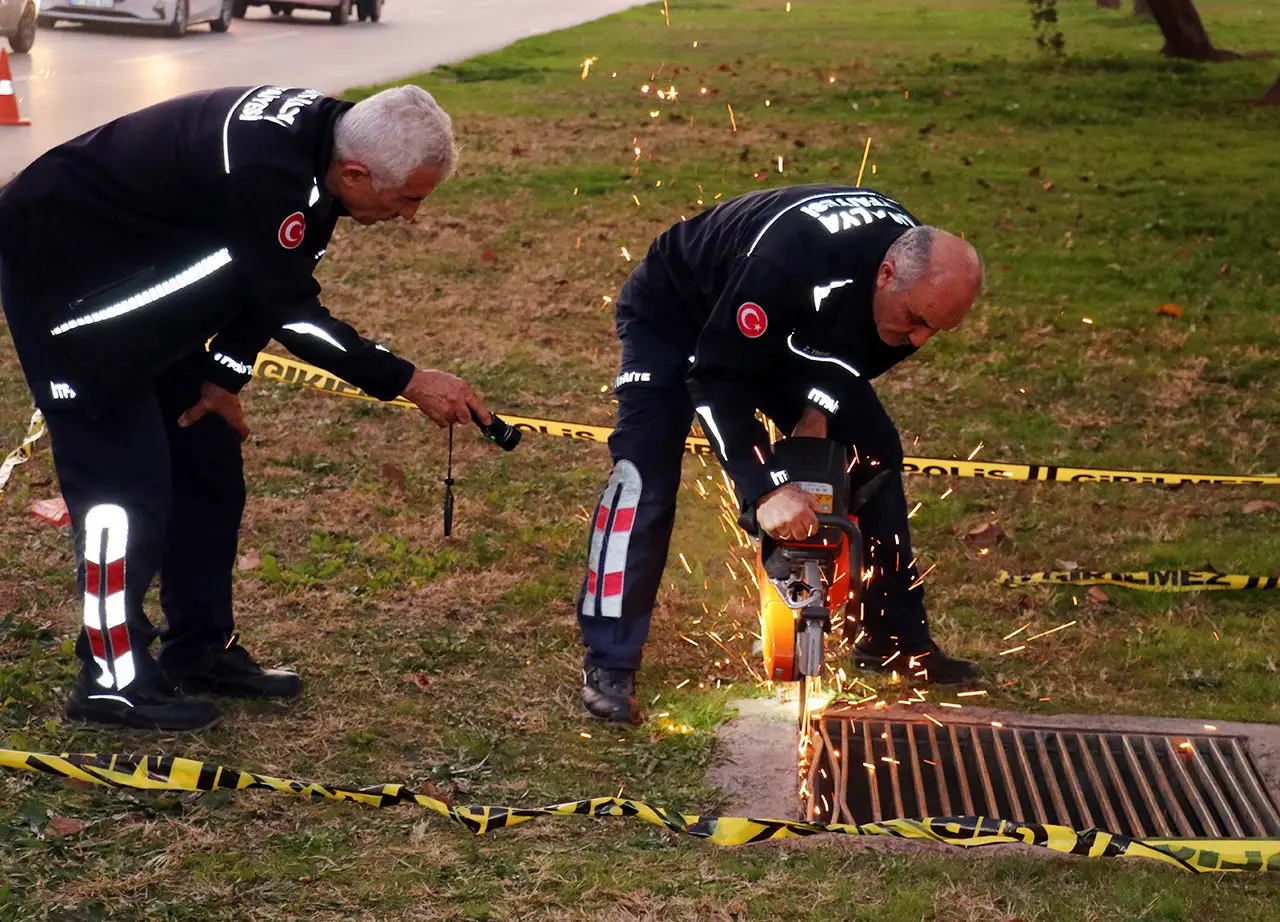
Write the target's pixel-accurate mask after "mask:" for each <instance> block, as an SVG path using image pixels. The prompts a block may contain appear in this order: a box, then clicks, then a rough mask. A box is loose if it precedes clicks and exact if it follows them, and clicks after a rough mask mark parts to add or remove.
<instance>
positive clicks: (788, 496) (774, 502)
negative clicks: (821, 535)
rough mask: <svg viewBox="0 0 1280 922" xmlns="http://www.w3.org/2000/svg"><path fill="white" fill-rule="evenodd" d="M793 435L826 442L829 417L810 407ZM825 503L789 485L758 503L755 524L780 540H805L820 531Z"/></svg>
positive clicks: (768, 494) (765, 496)
mask: <svg viewBox="0 0 1280 922" xmlns="http://www.w3.org/2000/svg"><path fill="white" fill-rule="evenodd" d="M791 435H792V436H800V437H804V438H814V439H825V438H826V437H827V417H826V415H825V414H823V413H822V412H821V411H819V410H815V409H814V408H812V407H809V408H808V409H806V410H805V411H804V414H803V415H802V416H801V417H800V421H799V422H798V423H796V427H795V429H793V430H792V431H791ZM821 511H822V504H821V503H820V502H818V498H817V497H816V496H814V495H813V494H812V493H809V492H807V491H806V490H802V489H801V488H800V487H797V486H796V485H795V484H790V483H789V484H786V485H785V486H781V487H779V488H778V489H776V490H774V491H773V492H772V493H766V494H765V495H764V496H763V497H761V498H760V499H759V500H757V501H756V522H757V523H759V525H760V528H761V529H762V530H763V531H767V532H768V533H769V534H770V535H772V536H773V537H774V538H777V539H778V540H779V541H803V540H804V539H805V538H807V537H809V536H810V535H812V534H813V533H814V532H815V531H817V530H818V516H817V514H818V513H819V512H821Z"/></svg>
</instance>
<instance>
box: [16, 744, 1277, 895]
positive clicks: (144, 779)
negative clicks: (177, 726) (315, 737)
mask: <svg viewBox="0 0 1280 922" xmlns="http://www.w3.org/2000/svg"><path fill="white" fill-rule="evenodd" d="M0 767H4V768H14V769H22V770H25V771H30V772H41V773H44V774H47V775H57V776H60V777H63V778H69V779H72V780H75V781H81V782H89V783H92V784H98V785H103V786H105V787H113V788H131V789H134V790H149V791H217V790H230V791H243V790H249V789H253V788H261V789H267V790H272V791H279V792H281V793H285V794H297V795H301V796H304V797H312V798H320V799H324V800H334V801H354V802H355V803H359V804H364V805H366V806H370V807H390V806H394V805H396V804H416V805H417V806H419V807H424V808H426V809H427V810H431V811H433V812H435V813H438V814H439V815H440V816H443V817H447V818H448V819H451V820H453V821H454V822H455V823H458V824H460V825H462V826H465V827H466V828H468V829H470V830H471V831H472V832H473V833H475V834H476V835H481V834H483V833H486V832H492V831H494V830H496V829H505V828H507V827H508V826H516V825H519V824H520V823H524V822H527V821H529V820H533V819H538V818H539V817H544V816H591V817H606V816H608V817H618V816H634V817H637V818H638V819H642V820H644V821H645V822H648V823H652V824H654V825H655V826H665V827H666V828H667V829H670V830H672V831H673V832H680V833H685V834H686V835H690V836H694V837H695V838H699V839H707V840H709V841H711V842H713V843H715V844H716V845H726V846H732V845H746V844H748V843H754V842H764V841H768V840H771V839H788V838H798V837H804V836H813V835H820V834H823V833H831V834H836V835H848V836H895V837H897V838H901V839H927V840H931V841H934V842H941V843H945V844H947V845H958V846H963V847H967V848H972V847H975V846H986V845H1014V844H1023V845H1035V846H1039V847H1041V848H1046V849H1049V850H1051V851H1055V852H1061V853H1064V854H1069V855H1077V856H1080V857H1087V858H1148V859H1151V860H1153V861H1160V862H1164V863H1165V864H1171V865H1174V866H1176V867H1180V868H1183V869H1184V870H1187V871H1195V872H1208V871H1265V870H1280V839H1133V838H1130V837H1128V836H1123V835H1118V834H1115V833H1110V832H1104V831H1102V830H1099V829H1085V830H1077V829H1071V828H1070V827H1067V826H1051V825H1044V824H1038V823H1015V822H1011V821H1009V820H1002V819H995V818H992V817H978V816H959V817H932V818H926V819H920V820H907V819H896V820H884V821H882V822H878V823H863V824H861V825H854V824H850V823H805V822H798V821H794V820H767V819H747V818H745V817H728V816H698V815H691V814H687V813H675V812H672V811H670V810H664V809H662V808H661V807H652V806H649V805H648V804H645V803H642V802H640V801H636V800H624V799H622V798H619V797H595V798H592V799H591V800H578V801H571V802H568V803H561V804H551V805H550V806H546V807H454V806H451V805H449V804H446V803H445V802H444V801H441V800H437V799H436V798H434V797H427V796H425V795H423V794H415V793H414V792H413V791H411V790H408V789H407V788H406V787H405V786H404V785H401V784H377V785H372V786H370V787H363V788H347V787H334V786H331V785H323V784H317V783H316V782H314V781H293V780H289V779H286V778H273V777H271V776H270V775H258V774H254V773H252V772H245V771H241V770H240V769H237V768H231V767H229V766H226V765H218V764H216V763H213V762H203V761H199V760H196V759H186V758H180V757H179V758H173V757H169V756H125V755H105V754H99V753H78V754H69V753H63V754H62V755H59V756H55V755H49V754H44V753H37V752H22V751H20V750H13V749H0Z"/></svg>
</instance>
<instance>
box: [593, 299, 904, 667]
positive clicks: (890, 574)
mask: <svg viewBox="0 0 1280 922" xmlns="http://www.w3.org/2000/svg"><path fill="white" fill-rule="evenodd" d="M635 302H636V293H635V288H634V286H633V285H631V284H630V283H628V285H626V286H624V287H623V290H622V292H621V293H620V295H619V298H618V301H617V305H616V309H617V314H616V317H617V327H618V336H619V339H620V341H621V344H622V362H621V369H620V372H619V376H618V381H619V383H618V384H617V386H616V387H615V389H614V393H615V395H616V396H617V400H618V415H617V422H616V426H615V428H614V430H613V433H612V434H611V435H610V436H609V453H610V454H611V456H612V458H613V462H614V467H613V470H612V472H611V473H610V476H609V481H608V483H607V484H606V486H605V489H604V492H603V494H602V496H601V498H600V501H599V503H598V504H597V506H596V510H595V514H594V516H593V517H592V521H591V524H590V529H589V534H590V537H589V541H588V559H587V572H586V575H585V576H584V578H583V582H582V588H581V590H580V591H579V594H578V625H579V627H580V629H581V631H582V640H583V644H584V646H585V647H586V655H585V659H584V662H585V665H586V666H587V667H593V666H600V667H604V668H608V669H628V670H635V669H638V668H639V667H640V661H641V657H642V653H643V649H644V644H645V641H646V640H647V638H648V636H649V622H650V619H651V617H652V615H653V606H654V602H655V600H656V599H657V595H658V589H659V587H660V585H661V581H662V572H663V569H664V568H665V566H666V562H667V554H668V551H669V548H670V543H671V531H672V527H673V525H674V523H675V513H676V497H677V495H678V493H679V490H680V469H681V464H682V461H683V458H684V454H685V452H684V442H685V439H686V438H687V437H688V435H689V427H690V425H691V423H692V421H693V416H694V411H693V403H692V400H691V399H690V396H689V392H688V390H687V389H686V387H685V384H684V373H685V370H686V369H687V368H688V364H689V355H690V354H691V352H692V346H693V344H692V343H690V342H680V341H678V340H677V339H675V338H669V337H670V334H669V333H667V332H666V331H664V330H661V329H659V328H658V327H656V326H655V325H653V324H649V323H646V322H645V321H644V320H643V319H641V317H639V316H637V310H636V303H635ZM853 388H854V393H853V394H852V395H851V396H850V397H845V396H844V395H842V398H841V413H840V414H838V415H837V416H836V417H835V418H834V419H833V420H832V421H831V424H830V426H829V431H828V437H830V438H832V439H834V440H836V441H840V442H843V443H844V444H846V445H849V446H851V447H852V451H851V454H856V458H857V461H856V463H855V465H854V468H853V471H852V472H851V476H853V477H854V479H855V485H856V484H857V483H861V482H863V481H865V480H867V479H869V478H870V477H871V476H873V475H874V474H876V473H879V472H880V471H882V470H885V469H891V470H896V471H898V472H899V473H898V474H897V475H896V476H894V477H891V478H888V481H887V483H886V484H885V485H884V486H883V487H881V488H880V489H879V490H877V491H876V493H875V494H874V495H873V496H872V498H871V499H870V500H869V501H868V502H867V504H866V505H865V506H863V507H862V509H861V510H860V511H859V512H858V524H859V527H860V529H861V530H862V533H863V537H864V546H865V551H864V569H865V568H870V567H874V568H875V569H874V575H873V577H872V579H871V581H870V583H869V584H868V586H867V588H866V591H865V593H864V595H863V599H862V610H861V611H860V612H848V613H847V615H848V616H850V617H847V619H846V633H847V634H848V636H849V637H850V639H851V640H852V639H854V638H856V637H857V636H858V634H859V632H860V631H865V633H866V641H867V642H870V643H872V644H874V645H876V646H877V647H880V646H891V647H896V646H902V647H903V648H905V649H913V648H915V647H916V646H918V645H922V644H923V643H925V642H927V640H928V637H929V624H928V618H927V615H926V613H925V608H924V590H923V589H922V588H921V587H920V586H919V585H918V583H919V579H918V575H917V568H916V567H915V559H914V554H913V553H912V550H911V535H910V531H909V529H908V524H907V499H906V494H905V492H904V490H903V484H902V475H901V470H902V456H903V452H902V441H901V438H900V437H899V435H898V430H897V427H896V426H895V425H894V423H893V420H892V419H891V418H890V417H889V414H888V413H887V412H886V411H885V409H884V406H883V405H882V404H881V403H880V400H879V398H878V397H877V396H876V394H875V391H874V390H873V389H872V388H871V385H870V383H869V382H868V381H866V380H865V379H863V378H858V379H856V380H855V381H854V382H853ZM797 390H798V388H797ZM756 406H757V407H758V408H759V409H760V410H761V411H762V412H764V413H765V415H766V416H768V417H769V418H770V419H772V420H773V421H774V422H775V423H776V424H777V425H778V427H779V428H780V429H781V430H782V431H783V432H789V431H790V430H791V429H792V428H793V427H794V426H795V424H796V422H798V421H799V419H800V415H801V413H802V412H803V410H804V408H805V406H806V404H805V403H804V402H803V400H801V399H799V398H798V397H797V398H795V399H792V398H789V397H786V396H785V395H780V394H779V393H778V392H776V391H773V392H770V391H762V392H761V393H760V394H759V395H757V400H756Z"/></svg>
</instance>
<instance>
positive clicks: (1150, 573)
mask: <svg viewBox="0 0 1280 922" xmlns="http://www.w3.org/2000/svg"><path fill="white" fill-rule="evenodd" d="M996 582H997V583H999V584H1000V585H1001V586H1031V585H1035V584H1038V583H1075V584H1077V585H1081V586H1099V585H1101V586H1124V587H1126V588H1129V589H1141V590H1143V591H1145V592H1199V591H1201V590H1205V589H1280V576H1242V575H1241V574H1239V573H1215V572H1213V571H1212V570H1147V571H1145V572H1144V571H1139V572H1136V573H1117V572H1113V571H1111V570H1044V571H1041V572H1039V573H1028V574H1026V575H1023V576H1014V575H1013V574H1011V573H1009V571H1008V570H1001V571H1000V576H999V578H997V580H996Z"/></svg>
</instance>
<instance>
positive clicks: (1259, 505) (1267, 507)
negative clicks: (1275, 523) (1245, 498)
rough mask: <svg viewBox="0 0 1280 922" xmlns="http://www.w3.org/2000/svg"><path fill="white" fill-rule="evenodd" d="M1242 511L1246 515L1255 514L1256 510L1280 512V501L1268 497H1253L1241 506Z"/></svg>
mask: <svg viewBox="0 0 1280 922" xmlns="http://www.w3.org/2000/svg"><path fill="white" fill-rule="evenodd" d="M1240 511H1241V512H1243V513H1244V514H1245V515H1253V514H1254V513H1255V512H1280V503H1273V502H1271V501H1270V500H1266V499H1251V500H1249V502H1247V503H1245V504H1244V505H1243V506H1241V507H1240Z"/></svg>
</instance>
